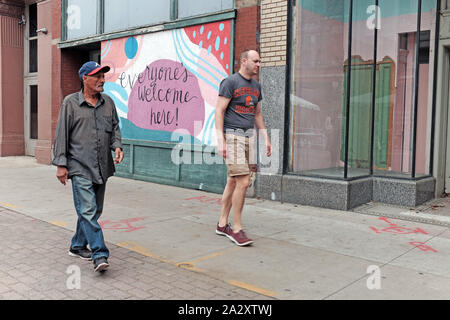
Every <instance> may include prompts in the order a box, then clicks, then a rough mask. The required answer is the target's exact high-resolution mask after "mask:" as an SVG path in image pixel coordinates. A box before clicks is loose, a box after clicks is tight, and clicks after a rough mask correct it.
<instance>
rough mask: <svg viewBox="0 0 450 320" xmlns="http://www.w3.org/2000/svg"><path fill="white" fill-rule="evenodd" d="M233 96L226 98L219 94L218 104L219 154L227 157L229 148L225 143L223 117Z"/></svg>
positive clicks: (216, 116) (216, 118) (216, 117)
mask: <svg viewBox="0 0 450 320" xmlns="http://www.w3.org/2000/svg"><path fill="white" fill-rule="evenodd" d="M230 100H231V98H226V97H224V96H219V97H218V99H217V106H216V115H215V122H216V131H217V149H218V152H219V155H221V156H222V157H224V158H226V157H227V148H226V143H225V136H224V133H223V119H224V116H225V111H226V110H227V108H228V104H229V103H230Z"/></svg>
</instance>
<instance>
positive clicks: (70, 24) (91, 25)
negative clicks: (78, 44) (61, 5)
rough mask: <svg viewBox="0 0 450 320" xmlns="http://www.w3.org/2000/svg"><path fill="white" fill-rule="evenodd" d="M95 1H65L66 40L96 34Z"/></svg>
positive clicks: (96, 6) (96, 7)
mask: <svg viewBox="0 0 450 320" xmlns="http://www.w3.org/2000/svg"><path fill="white" fill-rule="evenodd" d="M97 9H98V3H97V1H92V0H67V23H66V27H67V39H77V38H82V37H87V36H92V35H95V34H97V23H98V22H97V18H98V14H97V11H98V10H97Z"/></svg>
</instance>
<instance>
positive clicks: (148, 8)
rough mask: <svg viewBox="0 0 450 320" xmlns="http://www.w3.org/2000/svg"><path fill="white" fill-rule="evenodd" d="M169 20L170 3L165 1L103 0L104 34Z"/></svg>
mask: <svg viewBox="0 0 450 320" xmlns="http://www.w3.org/2000/svg"><path fill="white" fill-rule="evenodd" d="M169 20H170V1H167V0H152V1H148V0H133V1H123V0H105V30H104V31H105V32H111V31H117V30H124V29H128V28H131V27H139V26H143V25H149V24H156V23H160V22H167V21H169Z"/></svg>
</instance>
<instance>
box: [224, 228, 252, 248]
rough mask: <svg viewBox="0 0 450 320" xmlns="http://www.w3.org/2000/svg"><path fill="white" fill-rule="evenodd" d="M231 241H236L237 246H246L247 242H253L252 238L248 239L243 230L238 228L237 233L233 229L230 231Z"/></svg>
mask: <svg viewBox="0 0 450 320" xmlns="http://www.w3.org/2000/svg"><path fill="white" fill-rule="evenodd" d="M229 238H230V239H231V241H233V242H234V243H236V244H237V245H238V246H240V247H243V246H248V245H249V244H252V243H253V240H252V239H249V238H248V237H247V236H246V234H245V232H244V230H240V231H239V232H237V233H234V232H233V231H232V232H231V233H230V237H229Z"/></svg>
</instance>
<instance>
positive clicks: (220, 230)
mask: <svg viewBox="0 0 450 320" xmlns="http://www.w3.org/2000/svg"><path fill="white" fill-rule="evenodd" d="M231 232H232V231H231V226H230V224H227V225H225V226H224V227H219V223H217V228H216V233H217V234H218V235H219V236H227V237H228V238H230V233H231Z"/></svg>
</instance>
